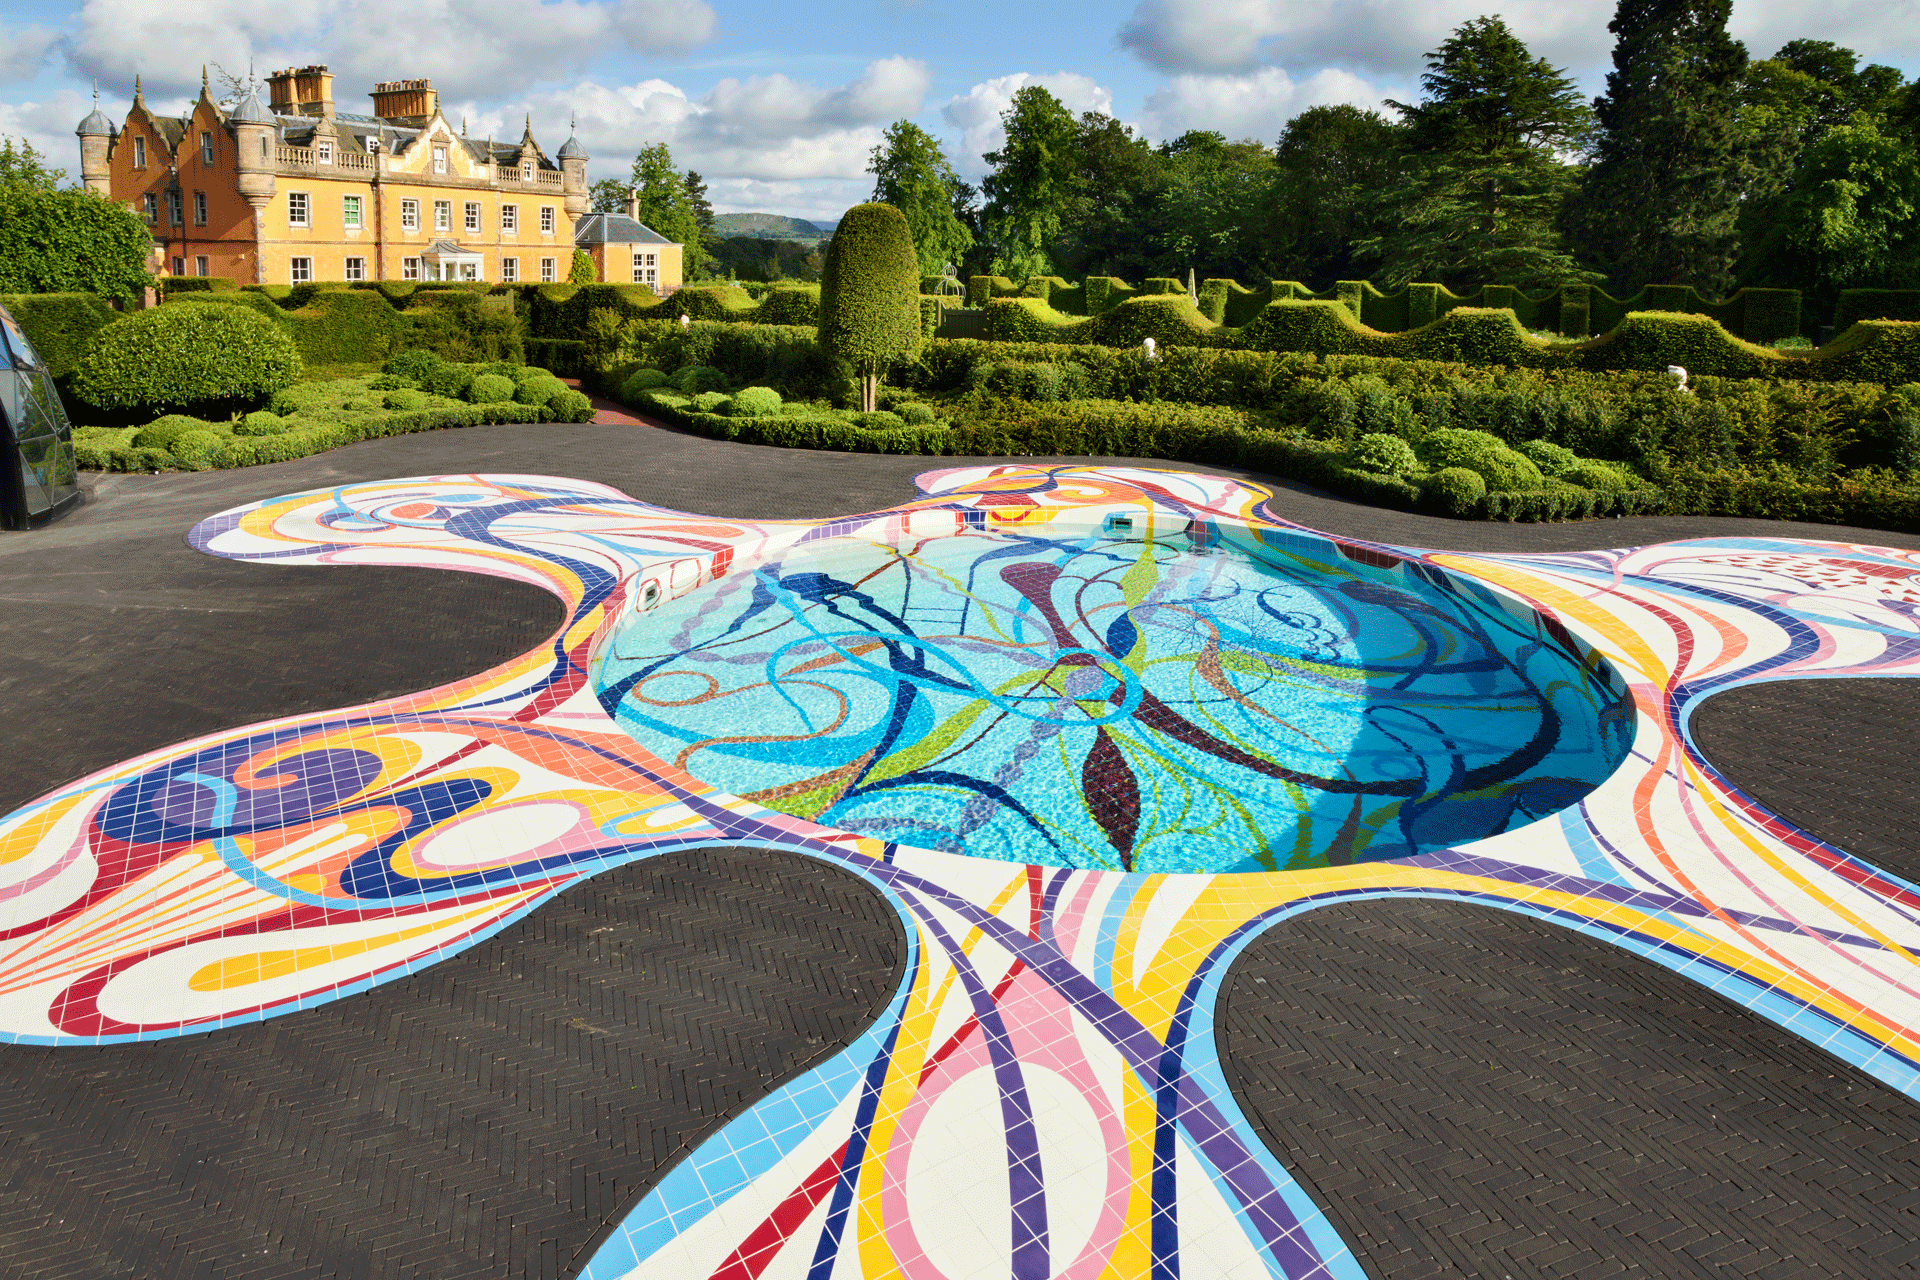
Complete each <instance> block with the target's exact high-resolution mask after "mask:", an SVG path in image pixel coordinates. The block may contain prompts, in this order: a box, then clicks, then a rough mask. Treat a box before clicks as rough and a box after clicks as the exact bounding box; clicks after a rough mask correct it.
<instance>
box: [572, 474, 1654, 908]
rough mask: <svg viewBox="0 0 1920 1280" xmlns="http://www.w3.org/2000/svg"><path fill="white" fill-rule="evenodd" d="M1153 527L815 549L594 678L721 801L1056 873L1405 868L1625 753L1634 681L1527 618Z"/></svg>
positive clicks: (1300, 548) (655, 631) (1090, 523)
mask: <svg viewBox="0 0 1920 1280" xmlns="http://www.w3.org/2000/svg"><path fill="white" fill-rule="evenodd" d="M1151 519H1152V517H1151V516H1150V514H1149V513H1148V512H1145V511H1140V512H1121V513H1115V512H1112V511H1107V512H1101V511H1099V510H1095V511H1094V512H1091V513H1086V512H1077V513H1072V514H1071V515H1069V516H1062V518H1060V519H1059V520H1056V521H1053V522H1051V523H1049V524H1044V525H1033V526H1014V527H983V526H982V525H980V524H969V523H966V522H964V521H959V522H956V523H955V524H954V525H953V527H952V528H951V529H950V530H949V531H945V532H939V533H935V534H932V535H928V534H926V533H925V532H923V530H924V528H925V522H924V521H922V522H921V524H920V525H918V526H916V525H915V524H914V523H913V522H912V521H910V520H907V519H904V518H902V519H895V520H891V521H880V522H875V523H874V524H870V525H868V526H865V527H863V528H861V529H859V531H858V532H857V533H851V534H842V535H841V536H838V537H828V538H822V539H820V540H817V541H811V542H807V543H804V544H802V545H800V546H797V547H793V548H790V549H787V550H785V551H782V552H779V553H777V554H775V555H773V556H771V557H769V558H767V559H764V560H761V561H759V562H756V563H753V564H749V565H746V566H743V567H736V568H734V569H733V570H732V571H731V572H729V573H728V574H727V575H726V576H724V577H722V578H720V580H718V581H715V582H712V583H709V584H705V585H702V586H701V587H699V588H698V589H696V590H694V591H692V592H690V593H688V594H687V595H685V596H683V597H681V598H679V599H674V600H664V601H658V602H655V601H651V600H649V601H648V602H646V604H647V605H648V606H650V607H643V608H637V609H636V611H635V612H634V613H633V614H632V615H631V616H630V617H629V618H628V619H627V620H626V621H625V622H624V623H623V624H622V625H621V626H620V627H619V628H618V629H617V630H616V631H615V632H614V634H613V635H612V637H611V638H610V640H609V642H608V643H607V644H606V646H605V647H604V648H603V649H602V651H601V652H600V653H598V654H597V655H596V658H595V664H594V665H595V670H594V679H595V685H596V692H597V693H598V694H599V697H600V700H601V702H602V705H604V706H605V707H606V708H607V710H608V711H609V713H610V714H612V715H613V716H614V717H615V718H616V720H617V721H618V722H619V724H620V725H621V727H622V728H623V729H625V730H626V732H627V733H629V734H630V735H632V736H633V737H634V739H635V740H637V741H638V742H639V743H640V744H641V745H642V746H643V747H645V748H647V749H648V750H649V751H650V752H652V753H653V754H654V755H656V756H658V757H660V758H661V759H663V760H665V761H667V762H669V763H672V764H675V765H677V766H678V767H680V768H683V769H685V770H686V771H687V772H689V773H691V774H692V775H693V776H694V777H696V778H698V779H700V780H701V781H703V782H706V783H708V784H710V785H712V786H715V787H717V788H719V789H721V790H724V791H728V792H731V793H734V794H737V795H741V796H744V797H746V798H748V799H751V800H754V801H757V802H759V803H761V804H764V805H766V806H768V807H769V808H772V809H775V810H778V811H781V812H785V813H790V814H794V815H797V816H801V817H805V818H808V819H811V820H813V821H815V822H819V823H821V824H823V825H827V826H831V827H836V828H839V829H841V830H846V831H853V832H858V833H861V834H865V835H871V836H874V837H877V838H880V839H883V840H889V841H895V842H898V843H901V844H908V845H916V846H919V847H923V848H936V849H944V850H948V851H951V852H956V853H966V854H971V855H974V856H978V857H986V858H996V859H1001V860H1005V861H1014V862H1033V863H1041V864H1046V865H1055V866H1077V867H1106V868H1124V869H1129V870H1138V871H1159V872H1198V871H1259V870H1281V869H1293V868H1304V867H1316V866H1326V865H1330V864H1340V863H1347V862H1357V861H1366V860H1377V859H1383V858H1395V857H1405V856H1407V855H1409V854H1414V853H1420V852H1425V851H1428V850H1432V849H1438V848H1444V847H1448V846H1452V845H1458V844H1463V843H1466V842H1468V841H1472V840H1477V839H1481V838H1483V837H1486V836H1490V835H1494V834H1497V833H1499V832H1501V831H1505V830H1508V829H1511V828H1513V827H1516V826H1520V825H1523V824H1525V823H1527V822H1531V821H1534V820H1536V819H1538V818H1541V817H1544V816H1545V815H1547V814H1549V813H1552V812H1554V811H1556V810H1558V809H1561V808H1564V807H1565V806H1567V805H1569V804H1571V803H1573V802H1574V801H1576V800H1578V799H1579V798H1580V797H1581V796H1583V795H1585V794H1586V793H1587V792H1588V791H1590V790H1591V789H1592V788H1593V787H1595V786H1596V785H1598V784H1599V783H1600V782H1601V781H1602V780H1603V779H1604V778H1605V777H1606V776H1607V775H1608V774H1609V773H1611V772H1612V771H1613V769H1614V768H1615V767H1616V766H1617V765H1618V764H1619V763H1620V761H1621V760H1622V759H1623V758H1624V757H1625V754H1626V751H1627V748H1628V745H1629V740H1630V736H1631V732H1632V729H1631V726H1632V720H1633V718H1632V715H1631V702H1630V699H1629V697H1628V695H1627V693H1626V691H1625V689H1624V686H1623V684H1622V683H1621V681H1620V679H1619V678H1618V676H1617V675H1615V674H1614V673H1613V672H1612V671H1611V669H1609V668H1608V667H1606V666H1605V664H1603V663H1600V662H1599V661H1598V660H1597V659H1594V658H1592V657H1590V656H1587V655H1586V654H1585V653H1584V652H1583V651H1582V650H1580V649H1579V648H1578V647H1577V646H1576V645H1575V644H1574V643H1573V641H1572V640H1571V638H1570V637H1568V636H1567V635H1566V633H1565V632H1564V631H1562V630H1559V629H1558V628H1557V627H1555V626H1554V625H1553V624H1552V623H1550V622H1548V621H1547V620H1545V619H1543V618H1541V617H1540V616H1539V615H1537V614H1535V613H1533V612H1532V611H1530V610H1527V609H1525V608H1523V607H1520V606H1517V605H1514V604H1511V603H1509V602H1506V601H1503V600H1502V599H1501V598H1499V597H1497V596H1496V595H1494V594H1493V593H1491V592H1489V591H1487V590H1486V589H1485V588H1483V587H1480V586H1477V585H1473V584H1467V583H1463V582H1459V581H1456V580H1454V579H1452V578H1450V577H1448V576H1447V575H1445V574H1444V573H1443V572H1442V571H1440V570H1437V569H1435V568H1433V567H1431V566H1425V565H1418V564H1413V563H1407V562H1396V561H1393V560H1392V559H1391V558H1390V557H1383V556H1360V557H1358V558H1356V557H1355V556H1354V555H1353V554H1350V553H1347V552H1343V551H1342V550H1341V549H1340V547H1339V546H1338V545H1337V544H1335V543H1332V542H1329V541H1326V540H1322V539H1317V538H1301V537H1298V536H1292V535H1284V536H1283V535H1282V534H1281V533H1280V532H1279V531H1276V530H1255V529H1251V528H1248V527H1246V526H1242V525H1237V524H1232V523H1225V522H1221V523H1214V522H1206V521H1195V522H1192V523H1188V522H1187V521H1186V520H1184V519H1182V520H1181V521H1180V522H1179V527H1178V528H1177V529H1176V530H1175V531H1174V532H1173V533H1171V534H1168V533H1167V532H1166V531H1165V530H1164V529H1161V530H1154V529H1153V528H1151V527H1150V522H1151ZM1136 521H1137V523H1136Z"/></svg>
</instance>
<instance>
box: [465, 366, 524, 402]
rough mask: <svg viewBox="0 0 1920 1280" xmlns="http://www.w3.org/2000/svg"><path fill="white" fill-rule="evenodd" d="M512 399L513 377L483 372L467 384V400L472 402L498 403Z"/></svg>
mask: <svg viewBox="0 0 1920 1280" xmlns="http://www.w3.org/2000/svg"><path fill="white" fill-rule="evenodd" d="M511 399H513V379H512V378H507V377H503V376H501V375H500V374H497V373H483V374H481V375H480V376H479V377H477V378H475V379H474V380H473V381H472V382H470V383H468V384H467V400H468V401H469V402H471V403H473V404H499V403H500V402H501V401H503V400H511Z"/></svg>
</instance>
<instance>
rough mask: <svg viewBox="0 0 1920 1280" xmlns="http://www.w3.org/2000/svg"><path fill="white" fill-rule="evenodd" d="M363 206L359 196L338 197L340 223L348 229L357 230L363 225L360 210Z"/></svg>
mask: <svg viewBox="0 0 1920 1280" xmlns="http://www.w3.org/2000/svg"><path fill="white" fill-rule="evenodd" d="M362 209H363V206H362V205H361V203H360V197H359V196H341V197H340V225H341V226H343V227H345V228H346V229H347V230H349V231H358V230H360V229H361V227H362V226H363V225H365V224H364V223H363V222H362V221H361V211H362Z"/></svg>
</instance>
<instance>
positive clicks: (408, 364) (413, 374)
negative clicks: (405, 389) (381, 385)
mask: <svg viewBox="0 0 1920 1280" xmlns="http://www.w3.org/2000/svg"><path fill="white" fill-rule="evenodd" d="M445 363H446V362H445V361H444V360H442V359H441V358H440V357H439V356H437V355H435V354H434V353H433V352H431V351H402V352H401V353H400V354H399V355H397V356H395V357H394V358H393V359H391V360H389V361H387V363H386V364H385V365H384V366H383V367H382V369H381V372H382V373H388V374H392V375H393V376H395V377H398V378H405V379H406V380H407V381H408V382H409V383H411V384H413V385H415V386H418V385H419V384H420V383H421V382H422V381H424V380H425V378H426V376H427V375H428V374H429V373H432V372H433V371H434V370H435V369H437V368H439V367H440V366H441V365H442V364H445ZM393 389H394V390H396V391H397V390H399V388H398V387H395V388H393Z"/></svg>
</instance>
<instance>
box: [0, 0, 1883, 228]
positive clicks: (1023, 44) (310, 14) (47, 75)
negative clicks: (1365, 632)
mask: <svg viewBox="0 0 1920 1280" xmlns="http://www.w3.org/2000/svg"><path fill="white" fill-rule="evenodd" d="M1613 9H1614V5H1613V0H1509V2H1508V3H1505V4H1498V5H1495V4H1488V3H1484V2H1482V3H1472V2H1466V3H1461V2H1457V0H1425V2H1422V0H1342V2H1341V3H1330V2H1328V0H1118V2H1117V3H1099V2H1096V0H1041V2H1039V3H1034V2H1032V0H1027V2H1023V3H1013V2H1010V0H968V3H964V4H957V3H954V2H953V0H816V3H813V4H809V5H799V4H792V3H773V2H769V0H544V2H543V0H464V2H463V3H455V2H453V0H410V2H409V3H406V4H399V3H393V2H391V0H284V2H283V3H279V4H267V3H262V0H195V3H193V4H192V5H190V6H189V5H172V4H165V3H159V4H156V3H154V0H81V2H80V3H73V4H61V3H27V2H25V0H0V134H9V135H12V136H15V137H22V136H24V137H25V138H27V139H28V140H29V141H31V142H32V143H33V144H34V145H35V146H37V147H39V148H41V149H42V150H44V151H46V152H48V153H49V155H51V156H52V157H54V158H55V162H56V163H58V164H61V165H64V166H65V167H67V168H69V169H76V168H77V167H78V152H77V150H76V144H75V141H74V138H73V133H72V130H73V127H74V125H75V124H76V123H77V122H78V121H79V119H80V117H81V116H83V115H85V114H86V112H87V110H88V109H89V101H88V99H89V94H90V85H91V82H92V80H93V78H94V77H96V76H97V77H98V79H99V82H100V87H101V97H102V101H103V104H104V105H105V106H106V107H107V109H108V111H109V113H110V114H112V115H113V116H114V117H115V118H116V119H118V118H120V117H121V116H122V115H123V114H124V113H125V110H126V107H127V103H128V102H129V101H130V99H131V96H132V81H133V75H134V73H135V72H136V71H138V72H140V73H141V74H142V75H143V77H144V82H145V86H146V89H147V97H148V102H149V103H150V104H151V105H153V106H154V107H155V108H156V109H157V110H165V109H178V108H179V106H180V105H182V104H184V103H185V102H186V101H187V99H188V96H189V95H191V94H193V93H195V92H197V90H198V87H199V79H200V66H201V63H202V62H212V63H217V64H219V65H221V66H224V67H225V68H227V69H228V70H229V71H233V72H236V73H241V74H244V72H245V70H246V68H247V66H248V64H249V61H251V62H252V64H253V65H254V67H255V69H256V70H257V71H258V72H259V73H261V74H262V75H264V74H265V73H266V72H268V71H271V70H275V69H278V68H280V67H285V66H290V65H302V64H305V63H309V62H324V63H327V64H328V65H329V66H330V67H331V68H332V69H333V71H334V73H335V76H336V79H335V82H334V96H335V99H336V101H337V102H338V103H339V104H340V107H341V109H342V110H347V111H364V110H366V109H367V107H368V101H367V98H366V97H365V94H366V92H367V90H368V89H370V88H371V86H372V84H373V82H374V81H376V80H388V79H402V78H410V77H415V76H429V77H431V78H432V79H433V81H434V84H435V86H436V87H437V88H438V89H440V91H441V101H442V104H443V105H444V106H445V107H446V109H447V111H448V112H449V114H451V115H453V116H455V117H456V118H458V117H461V116H464V117H465V118H466V119H467V121H468V127H469V129H470V131H471V132H472V133H473V134H474V135H475V136H485V135H487V134H488V133H489V132H491V133H493V134H495V135H497V136H501V137H508V136H511V137H516V138H517V137H518V136H519V133H520V129H521V121H522V118H523V117H524V116H525V115H527V114H528V113H531V115H532V117H533V123H534V131H535V136H536V137H537V138H539V139H540V141H541V143H542V144H543V145H544V146H546V147H547V149H548V150H549V151H552V150H554V149H556V148H557V147H558V146H559V145H560V143H561V142H562V141H564V140H565V138H566V135H567V122H568V119H569V117H570V116H574V115H577V116H578V119H579V126H578V131H579V136H580V138H581V140H582V142H584V143H585V144H586V146H587V148H588V150H589V151H590V152H591V153H592V155H593V157H594V159H593V164H592V173H593V176H594V177H596V178H599V177H609V176H613V175H616V174H620V173H624V172H625V170H626V168H627V166H628V165H629V164H630V162H631V160H632V157H633V154H634V153H635V152H636V151H638V150H639V148H640V147H642V146H644V145H646V144H648V143H650V142H662V141H664V142H667V143H669V144H670V145H671V146H672V148H673V152H674V156H675V158H676V159H677V160H678V161H679V162H680V163H681V164H682V165H683V166H690V167H692V168H695V169H698V170H699V171H700V172H701V173H702V174H703V175H705V177H706V178H707V181H708V184H709V188H710V194H711V198H712V199H713V202H714V206H715V208H717V209H719V210H720V211H722V212H729V211H740V212H744V211H751V210H764V211H767V212H773V213H788V214H793V215H795V216H799V217H818V218H825V219H831V218H833V217H836V216H837V215H838V214H839V212H840V211H841V210H842V209H844V208H846V207H847V206H848V205H850V204H854V203H857V202H859V201H860V200H863V199H865V198H866V196H867V195H868V193H869V192H870V190H871V185H870V179H868V178H867V177H866V175H865V173H864V170H865V167H866V158H867V154H868V152H869V150H870V149H871V148H872V146H873V145H874V143H875V141H876V140H877V139H878V137H879V132H880V130H881V129H882V128H884V127H885V126H886V125H887V124H889V123H891V122H892V121H894V120H897V119H900V118H903V117H905V118H909V119H912V120H915V121H917V122H919V123H920V124H921V125H922V126H924V127H925V128H927V129H928V130H929V131H930V132H932V133H933V134H934V135H935V136H936V137H939V138H940V139H941V140H942V141H943V142H944V143H945V145H946V147H947V154H948V156H949V157H950V158H951V159H952V160H953V162H954V165H955V167H956V168H958V169H960V171H961V172H962V173H963V174H965V175H967V176H968V177H970V178H975V179H976V180H977V177H978V175H979V173H980V172H981V170H982V169H983V167H984V166H983V165H982V163H981V161H980V155H981V153H983V152H985V151H989V150H992V149H993V148H994V147H995V146H997V145H998V143H999V140H1000V137H999V132H998V129H997V121H998V118H999V113H1000V111H1001V110H1002V109H1003V108H1004V107H1005V105H1006V103H1007V101H1008V99H1009V98H1010V97H1011V95H1012V94H1013V92H1014V91H1015V90H1016V89H1018V88H1019V87H1020V86H1021V85H1023V84H1027V83H1032V82H1036V81H1037V82H1039V83H1043V84H1045V85H1047V86H1048V88H1050V89H1051V90H1052V91H1053V92H1054V93H1055V94H1056V95H1057V96H1059V97H1060V98H1061V99H1062V100H1063V101H1065V102H1066V103H1067V104H1068V105H1069V106H1071V107H1072V108H1074V110H1076V111H1081V110H1099V111H1105V112H1108V113H1110V114H1112V115H1114V116H1117V117H1118V118H1119V119H1121V120H1123V121H1126V122H1127V123H1129V124H1131V125H1133V126H1135V127H1136V128H1137V129H1139V130H1141V131H1142V132H1144V133H1145V134H1147V135H1148V136H1149V137H1153V138H1155V139H1164V138H1168V137H1172V136H1175V135H1177V134H1179V133H1180V132H1182V131H1183V130H1185V129H1190V128H1200V129H1218V130H1220V131H1222V132H1224V133H1226V134H1228V135H1230V136H1233V137H1243V136H1251V137H1257V138H1260V139H1262V140H1264V141H1266V142H1269V143H1271V142H1272V141H1273V140H1274V139H1275V138H1276V137H1277V136H1278V135H1279V133H1280V130H1281V128H1282V126H1283V125H1284V124H1285V122H1286V120H1287V119H1288V117H1290V116H1292V115H1293V114H1295V113H1296V112H1298V111H1300V110H1301V109H1303V108H1305V107H1308V106H1312V105H1315V104H1317V103H1324V102H1354V103H1359V104H1361V105H1366V106H1377V105H1378V104H1379V102H1380V100H1381V99H1382V98H1388V97H1392V98H1401V99H1407V98H1409V97H1410V96H1411V95H1414V94H1415V93H1416V92H1417V87H1416V86H1417V79H1418V76H1419V73H1420V71H1421V61H1420V59H1421V55H1422V53H1424V52H1425V51H1426V50H1428V49H1431V48H1432V47H1434V46H1435V45H1436V44H1437V43H1438V42H1439V41H1440V40H1442V39H1444V38H1445V36H1446V34H1447V32H1448V31H1450V30H1451V29H1452V28H1454V27H1455V26H1457V25H1458V24H1459V23H1461V22H1463V21H1465V20H1466V19H1468V18H1471V17H1475V16H1478V15H1480V14H1483V13H1489V12H1497V13H1499V14H1501V15H1502V16H1503V17H1504V18H1506V20H1507V21H1508V23H1509V24H1510V25H1512V26H1513V27H1514V29H1515V30H1516V31H1518V32H1519V33H1520V35H1521V36H1522V38H1524V39H1526V40H1527V41H1528V42H1529V43H1530V44H1531V45H1532V46H1533V48H1534V50H1535V52H1537V53H1540V54H1542V55H1544V56H1546V57H1548V58H1550V59H1552V60H1553V61H1554V62H1555V63H1556V64H1557V65H1560V66H1563V67H1565V68H1567V69H1568V70H1569V71H1570V72H1572V73H1573V74H1574V75H1575V76H1576V77H1577V78H1579V80H1580V81H1581V82H1582V84H1583V85H1585V86H1586V88H1587V89H1588V90H1589V92H1598V90H1599V89H1600V88H1601V86H1602V79H1603V77H1604V74H1605V71H1606V67H1607V59H1608V56H1609V54H1610V52H1611V48H1612V40H1611V37H1610V36H1609V35H1608V33H1607V30H1606V25H1607V22H1608V20H1609V19H1610V18H1611V17H1612V14H1613ZM1733 27H1734V32H1735V34H1736V35H1738V36H1740V37H1741V38H1743V39H1745V40H1746V41H1747V42H1748V46H1749V48H1750V49H1752V50H1753V52H1754V53H1755V54H1756V55H1757V56H1765V55H1766V54H1769V53H1771V52H1772V51H1773V50H1774V49H1776V48H1778V47H1779V45H1780V44H1782V43H1783V42H1784V41H1786V40H1788V39H1792V38H1795V37H1808V38H1813V39H1823V40H1833V41H1835V42H1837V43H1840V44H1843V45H1846V46H1847V47H1849V48H1852V49H1854V50H1856V51H1858V52H1859V53H1861V54H1862V55H1863V57H1864V58H1866V59H1867V60H1870V61H1878V62H1886V63H1890V64H1892V65H1894V66H1896V67H1899V68H1900V69H1901V70H1902V71H1904V72H1905V73H1906V74H1907V75H1908V76H1909V77H1912V76H1914V75H1916V74H1920V0H1830V2H1829V3H1826V4H1811V3H1806V2H1805V0H1736V3H1735V5H1734V21H1733Z"/></svg>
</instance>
